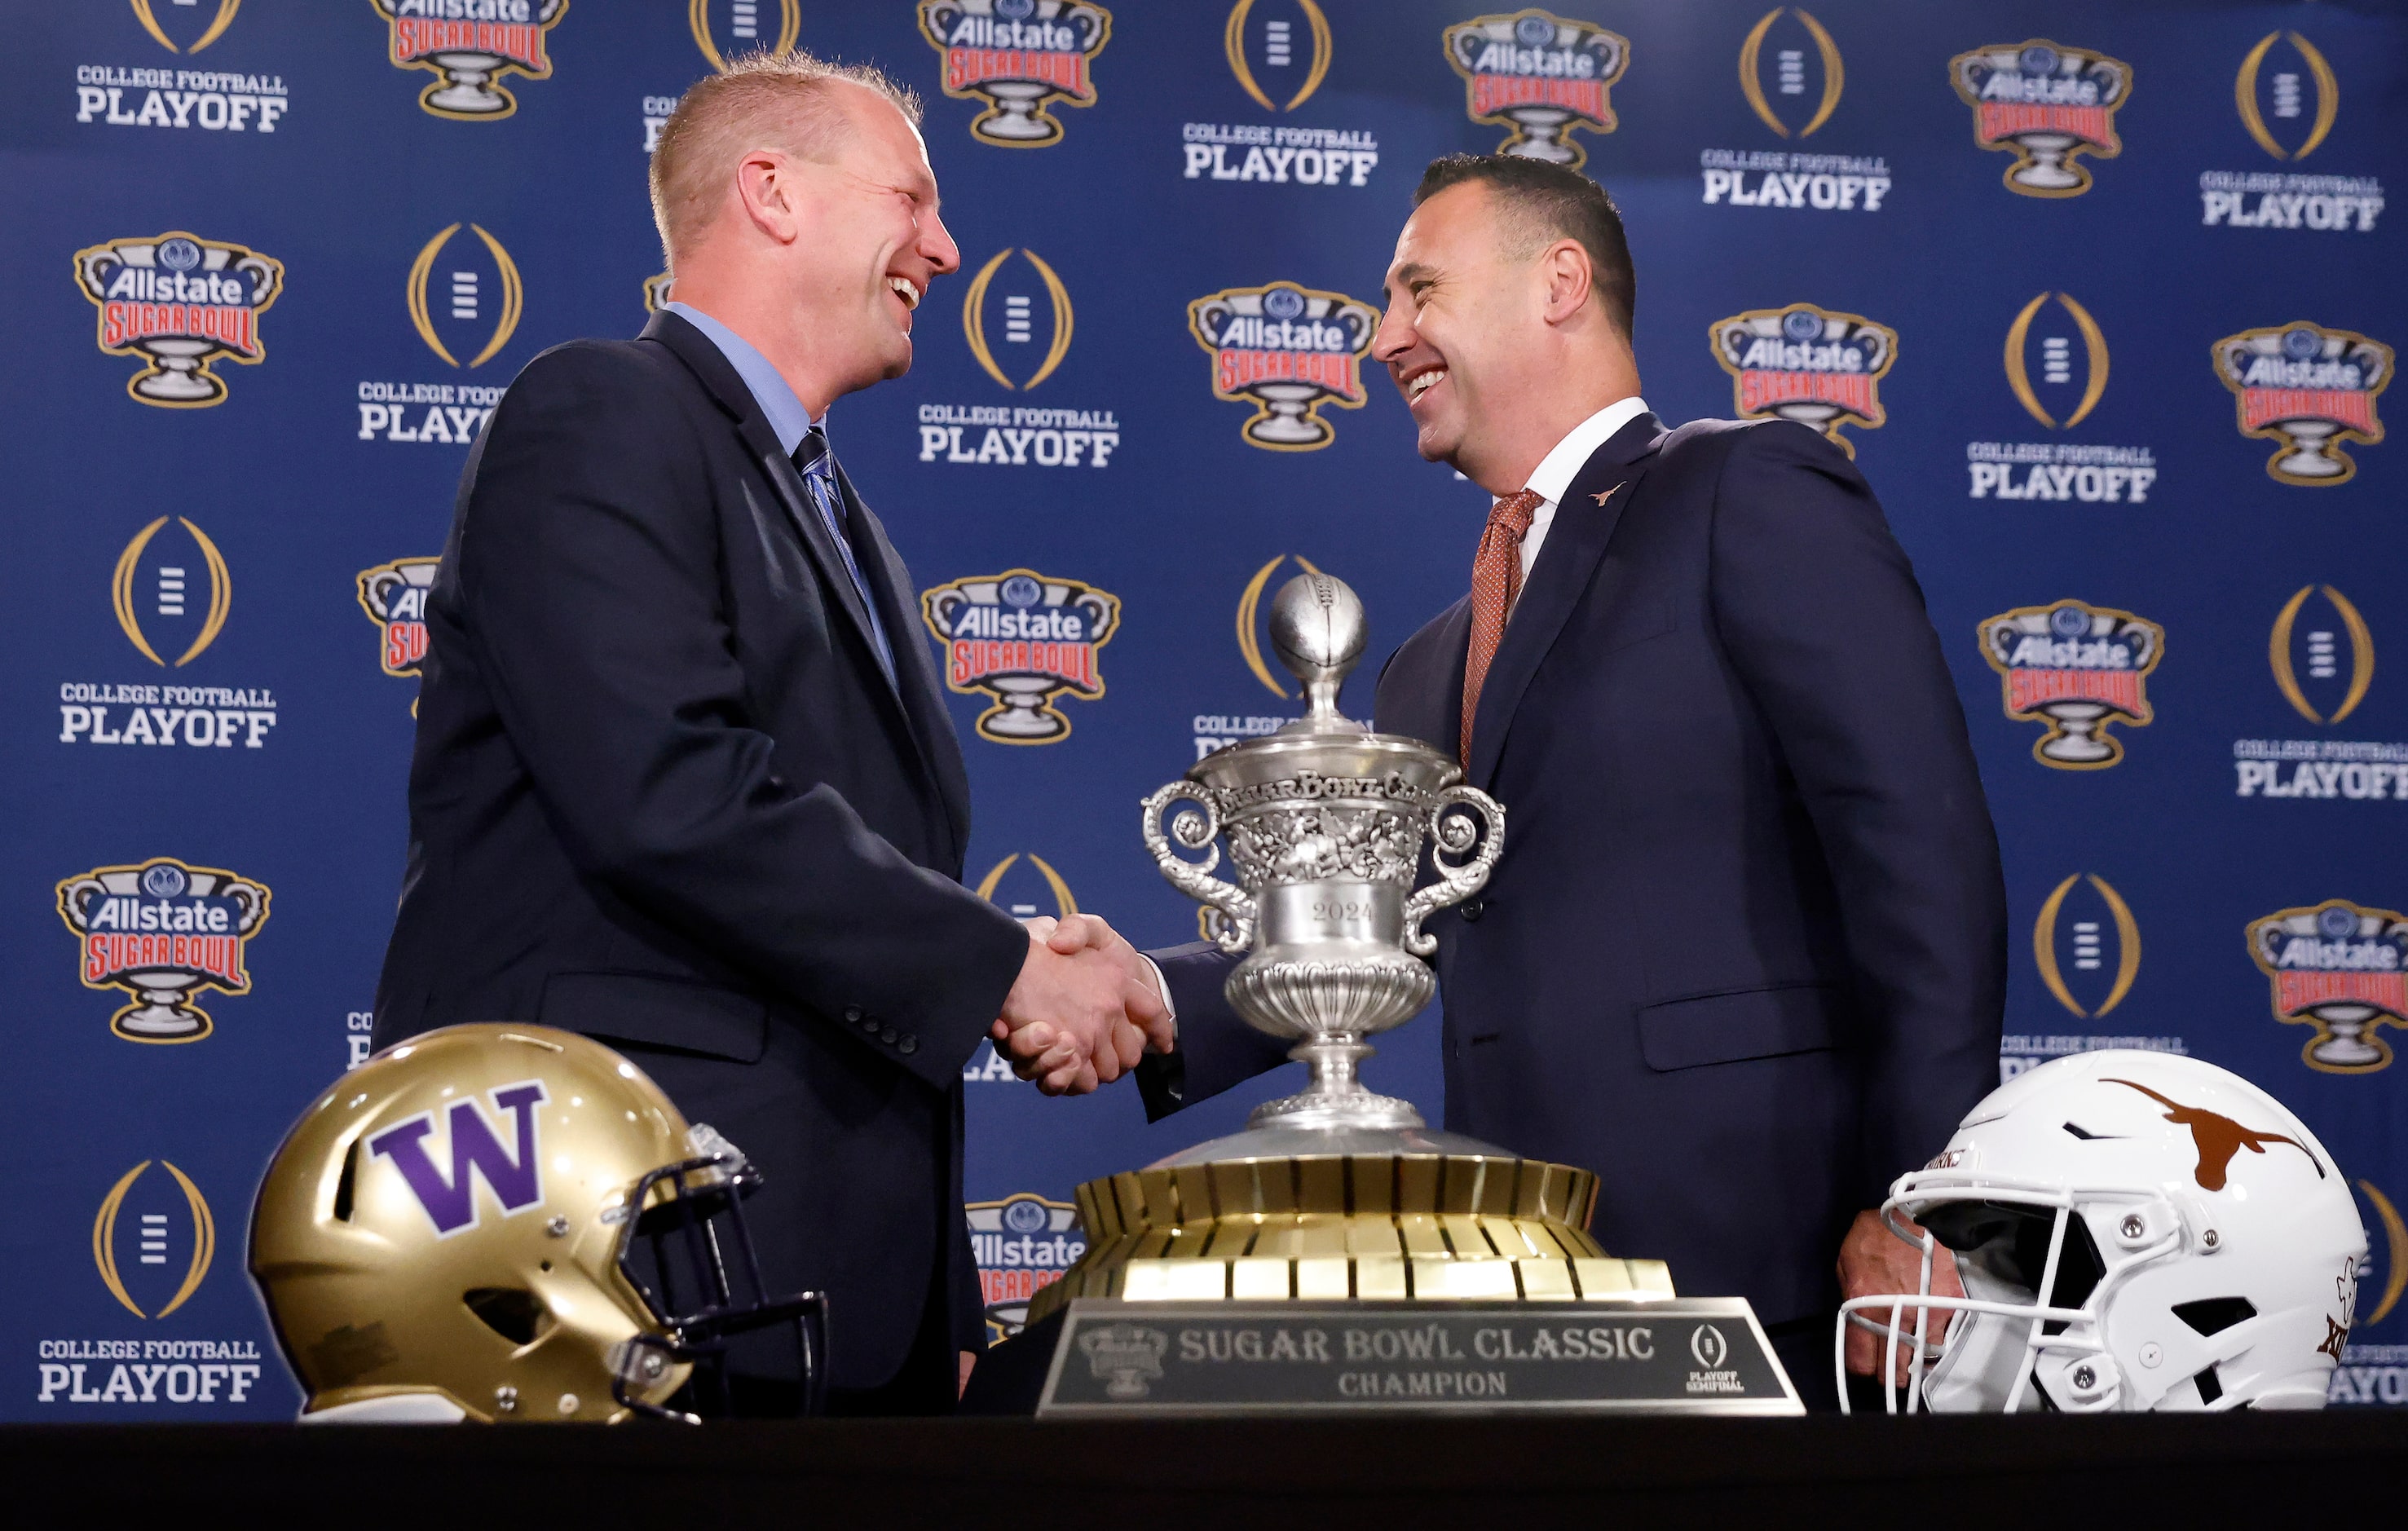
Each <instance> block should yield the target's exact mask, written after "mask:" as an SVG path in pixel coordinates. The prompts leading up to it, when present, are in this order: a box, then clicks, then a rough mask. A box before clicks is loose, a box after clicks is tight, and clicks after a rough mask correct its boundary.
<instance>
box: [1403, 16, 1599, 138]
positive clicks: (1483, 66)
mask: <svg viewBox="0 0 2408 1531" xmlns="http://www.w3.org/2000/svg"><path fill="white" fill-rule="evenodd" d="M1440 46H1441V48H1443V49H1444V50H1445V51H1446V62H1447V63H1448V64H1452V65H1454V66H1455V73H1456V74H1458V75H1461V76H1462V77H1463V92H1464V111H1465V112H1466V114H1468V115H1469V117H1470V118H1471V120H1472V121H1473V122H1498V123H1502V124H1504V125H1506V126H1508V127H1511V128H1512V130H1513V131H1512V135H1511V136H1508V137H1507V138H1506V140H1505V141H1504V142H1503V143H1501V144H1499V145H1498V146H1497V152H1498V153H1500V154H1516V155H1520V156H1522V157H1523V158H1525V159H1532V160H1545V161H1547V162H1548V163H1549V164H1552V165H1567V166H1570V168H1572V169H1578V168H1580V166H1581V165H1582V164H1584V162H1585V161H1586V160H1587V158H1588V150H1587V149H1586V148H1585V147H1584V146H1583V145H1582V144H1581V143H1580V142H1579V141H1578V140H1577V139H1575V138H1573V137H1572V136H1571V134H1572V130H1573V129H1574V128H1582V127H1585V128H1587V129H1589V130H1590V131H1591V132H1594V133H1612V132H1613V129H1614V126H1615V122H1614V116H1613V82H1614V81H1615V80H1617V79H1621V78H1622V71H1623V70H1625V69H1626V68H1627V67H1629V65H1630V39H1629V38H1627V37H1625V36H1622V35H1621V34H1619V33H1615V32H1608V31H1606V30H1605V29H1604V28H1603V27H1601V26H1598V25H1597V24H1595V23H1594V22H1590V21H1568V20H1566V19H1565V18H1563V17H1561V16H1556V15H1554V14H1552V13H1550V12H1547V11H1543V10H1520V11H1515V12H1513V13H1512V15H1510V16H1475V17H1473V18H1472V19H1471V20H1470V21H1458V22H1456V23H1455V25H1453V26H1451V27H1448V28H1447V29H1446V31H1445V32H1444V34H1442V35H1441V41H1440Z"/></svg>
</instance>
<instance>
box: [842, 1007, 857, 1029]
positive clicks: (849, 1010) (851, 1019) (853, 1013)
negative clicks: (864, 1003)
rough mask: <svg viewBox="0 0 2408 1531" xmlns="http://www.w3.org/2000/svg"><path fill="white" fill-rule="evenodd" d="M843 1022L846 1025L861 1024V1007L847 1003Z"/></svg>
mask: <svg viewBox="0 0 2408 1531" xmlns="http://www.w3.org/2000/svg"><path fill="white" fill-rule="evenodd" d="M844 1023H845V1024H846V1025H848V1026H857V1025H859V1024H861V1007H860V1006H858V1005H847V1006H846V1007H845V1008H844Z"/></svg>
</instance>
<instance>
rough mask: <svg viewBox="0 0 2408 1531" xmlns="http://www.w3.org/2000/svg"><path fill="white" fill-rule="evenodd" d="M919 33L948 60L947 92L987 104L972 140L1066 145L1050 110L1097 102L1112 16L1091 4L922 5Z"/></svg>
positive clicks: (1003, 145)
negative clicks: (1099, 65) (1098, 65)
mask: <svg viewBox="0 0 2408 1531" xmlns="http://www.w3.org/2000/svg"><path fill="white" fill-rule="evenodd" d="M920 35H921V36H924V37H925V38H927V39H928V46H929V47H931V48H933V49H935V50H937V51H938V52H939V53H942V54H943V55H944V56H945V74H944V91H945V93H946V94H947V95H950V96H952V97H953V98H954V99H955V100H978V101H984V102H985V103H986V110H984V111H982V112H981V113H979V115H978V118H977V120H976V121H974V122H971V123H970V136H972V137H974V138H976V139H977V140H978V141H979V142H981V143H982V144H993V145H994V146H996V148H998V149H1043V148H1044V147H1046V146H1047V145H1048V144H1055V143H1059V142H1061V141H1062V124H1061V123H1060V122H1058V121H1056V120H1055V119H1054V115H1053V114H1052V113H1051V112H1049V111H1047V110H1046V109H1045V108H1046V107H1050V106H1054V105H1055V104H1057V103H1058V104H1060V105H1063V106H1068V107H1092V106H1094V105H1095V104H1096V80H1095V73H1094V69H1095V59H1096V55H1097V53H1100V52H1102V51H1103V49H1104V44H1106V43H1108V42H1110V41H1111V36H1112V13H1111V11H1109V10H1106V9H1105V8H1104V7H1101V6H1098V5H1093V4H1090V3H1089V0H921V3H920Z"/></svg>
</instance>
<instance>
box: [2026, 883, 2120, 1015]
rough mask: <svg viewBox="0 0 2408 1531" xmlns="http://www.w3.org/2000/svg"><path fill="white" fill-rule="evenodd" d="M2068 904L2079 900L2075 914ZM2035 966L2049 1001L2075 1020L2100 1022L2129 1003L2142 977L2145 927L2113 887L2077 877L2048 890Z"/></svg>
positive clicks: (2035, 926)
mask: <svg viewBox="0 0 2408 1531" xmlns="http://www.w3.org/2000/svg"><path fill="white" fill-rule="evenodd" d="M2069 899H2072V900H2075V902H2074V904H2073V907H2072V908H2071V909H2068V908H2067V902H2068V900H2069ZM2111 933H2112V934H2113V936H2114V941H2115V945H2114V951H2113V952H2112V954H2111V952H2109V950H2108V946H2107V938H2108V937H2109V935H2110V934H2111ZM2032 964H2033V966H2036V967H2038V968H2039V969H2040V981H2041V984H2042V987H2044V988H2046V989H2047V990H2048V992H2049V994H2050V997H2052V998H2054V999H2055V1000H2056V1001H2057V1003H2058V1004H2060V1005H2062V1006H2064V1007H2065V1008H2066V1009H2067V1010H2069V1011H2071V1013H2072V1015H2073V1016H2074V1018H2075V1019H2076V1020H2081V1021H2095V1020H2097V1019H2098V1018H2099V1017H2100V1016H2102V1015H2105V1014H2106V1013H2107V1012H2108V1011H2110V1010H2112V1009H2114V1008H2115V1007H2116V1006H2118V1005H2121V1004H2122V1003H2124V996H2125V995H2126V994H2130V993H2131V992H2132V982H2133V980H2135V979H2138V978H2139V977H2140V976H2141V925H2140V922H2139V921H2137V920H2135V919H2133V918H2132V909H2131V906H2130V905H2128V904H2127V903H2125V902H2124V895H2123V894H2119V893H2117V892H2116V891H2115V889H2114V884H2112V883H2110V882H2109V881H2108V880H2106V879H2105V878H2103V877H2100V876H2098V875H2096V874H2095V873H2088V872H2076V873H2074V874H2073V875H2072V876H2071V877H2069V878H2067V879H2066V880H2064V881H2062V882H2060V883H2058V884H2057V886H2056V887H2055V888H2052V889H2051V890H2049V894H2048V897H2047V898H2046V899H2045V900H2043V901H2042V904H2041V907H2040V918H2039V919H2038V920H2036V921H2034V922H2033V923H2032ZM2069 972H2070V973H2071V974H2072V978H2071V980H2068V978H2067V977H2066V975H2067V974H2068V973H2069ZM2077 991H2079V996H2077ZM2085 999H2087V1000H2088V1001H2089V1002H2088V1003H2085Z"/></svg>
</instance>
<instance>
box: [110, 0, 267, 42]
mask: <svg viewBox="0 0 2408 1531" xmlns="http://www.w3.org/2000/svg"><path fill="white" fill-rule="evenodd" d="M160 3H161V0H133V4H134V19H135V20H136V21H140V22H141V23H142V30H143V31H145V32H148V33H149V34H150V40H151V41H152V42H155V43H157V44H158V45H159V46H160V47H162V48H164V49H165V50H167V51H168V52H170V53H197V52H199V51H200V50H202V49H204V48H207V47H208V45H209V44H211V43H213V42H215V41H217V40H218V39H219V38H220V37H222V36H225V29H226V28H228V27H230V26H232V25H234V13H235V12H236V10H237V9H239V8H241V6H242V0H217V7H216V9H215V10H214V11H213V12H212V13H211V14H210V16H209V19H208V24H207V25H205V26H203V27H202V29H201V34H200V36H198V37H197V38H196V39H194V41H193V46H192V47H190V48H178V47H177V46H176V43H175V39H174V38H172V37H170V36H167V29H166V28H165V27H164V26H161V25H160V24H159V12H158V11H157V10H156V9H155V8H153V7H156V6H157V5H159V4H160ZM167 3H168V4H170V5H173V6H189V5H191V4H193V0H167ZM169 14H170V15H173V14H174V12H173V11H172V10H171V11H170V12H169Z"/></svg>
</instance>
